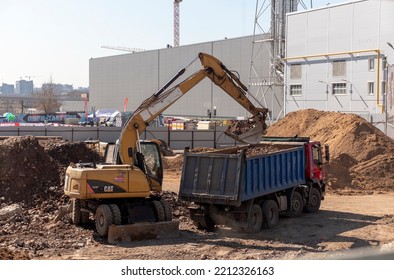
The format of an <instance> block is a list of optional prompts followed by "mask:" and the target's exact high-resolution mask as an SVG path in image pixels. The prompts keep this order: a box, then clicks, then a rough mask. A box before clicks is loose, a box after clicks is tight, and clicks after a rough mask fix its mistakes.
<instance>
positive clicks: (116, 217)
mask: <svg viewBox="0 0 394 280" xmlns="http://www.w3.org/2000/svg"><path fill="white" fill-rule="evenodd" d="M108 206H109V208H110V209H111V213H112V217H113V223H114V224H115V225H120V224H122V214H121V212H120V209H119V206H118V205H116V204H109V205H108Z"/></svg>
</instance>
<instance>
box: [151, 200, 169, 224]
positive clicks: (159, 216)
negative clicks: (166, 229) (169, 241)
mask: <svg viewBox="0 0 394 280" xmlns="http://www.w3.org/2000/svg"><path fill="white" fill-rule="evenodd" d="M151 203H152V207H153V211H154V212H155V215H156V221H157V222H164V221H165V220H166V215H165V212H164V207H163V205H162V204H161V203H160V201H158V200H153V201H152V202H151Z"/></svg>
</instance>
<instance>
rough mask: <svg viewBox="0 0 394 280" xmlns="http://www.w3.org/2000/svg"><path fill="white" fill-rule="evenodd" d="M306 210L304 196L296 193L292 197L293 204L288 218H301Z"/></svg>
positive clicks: (287, 213)
mask: <svg viewBox="0 0 394 280" xmlns="http://www.w3.org/2000/svg"><path fill="white" fill-rule="evenodd" d="M303 210H304V200H303V198H302V195H301V194H300V193H299V192H297V191H295V192H293V194H292V195H291V204H290V209H288V210H287V212H286V216H287V217H291V218H294V217H299V216H301V214H302V212H303Z"/></svg>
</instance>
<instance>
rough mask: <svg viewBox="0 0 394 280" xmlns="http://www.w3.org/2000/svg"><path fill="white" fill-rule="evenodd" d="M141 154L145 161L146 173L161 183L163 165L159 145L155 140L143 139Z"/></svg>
mask: <svg viewBox="0 0 394 280" xmlns="http://www.w3.org/2000/svg"><path fill="white" fill-rule="evenodd" d="M140 143H141V154H142V155H143V160H144V162H145V166H144V168H145V172H146V175H148V176H149V177H151V178H152V179H154V180H156V181H157V182H159V183H160V184H161V183H162V180H163V165H162V161H161V156H160V150H159V146H158V145H157V144H156V143H153V142H145V141H141V142H140Z"/></svg>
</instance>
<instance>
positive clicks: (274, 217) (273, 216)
mask: <svg viewBox="0 0 394 280" xmlns="http://www.w3.org/2000/svg"><path fill="white" fill-rule="evenodd" d="M261 208H262V209H263V227H264V228H273V227H275V226H276V225H277V224H278V221H279V209H278V204H276V202H275V201H273V200H271V199H270V200H266V201H264V202H263V205H262V207H261Z"/></svg>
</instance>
